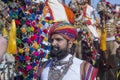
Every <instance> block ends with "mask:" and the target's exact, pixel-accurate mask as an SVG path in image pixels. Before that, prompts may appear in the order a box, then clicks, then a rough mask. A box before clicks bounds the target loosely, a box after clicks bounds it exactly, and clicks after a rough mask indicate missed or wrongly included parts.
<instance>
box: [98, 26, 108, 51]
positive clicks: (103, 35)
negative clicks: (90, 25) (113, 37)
mask: <svg viewBox="0 0 120 80" xmlns="http://www.w3.org/2000/svg"><path fill="white" fill-rule="evenodd" d="M101 32H102V33H101V37H100V49H101V50H102V51H105V50H107V48H106V36H107V31H106V30H105V25H104V29H103V31H101Z"/></svg>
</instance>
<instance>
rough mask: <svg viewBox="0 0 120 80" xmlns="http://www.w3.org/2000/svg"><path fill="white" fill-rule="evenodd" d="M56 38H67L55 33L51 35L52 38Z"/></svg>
mask: <svg viewBox="0 0 120 80" xmlns="http://www.w3.org/2000/svg"><path fill="white" fill-rule="evenodd" d="M55 38H62V39H65V38H64V37H63V36H62V35H60V34H53V35H52V36H51V39H55Z"/></svg>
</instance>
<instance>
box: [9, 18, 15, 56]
mask: <svg viewBox="0 0 120 80" xmlns="http://www.w3.org/2000/svg"><path fill="white" fill-rule="evenodd" d="M16 51H17V45H16V25H15V20H12V23H11V30H10V32H9V38H8V47H7V53H9V54H16Z"/></svg>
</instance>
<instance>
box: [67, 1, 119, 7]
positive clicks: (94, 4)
mask: <svg viewBox="0 0 120 80" xmlns="http://www.w3.org/2000/svg"><path fill="white" fill-rule="evenodd" d="M65 1H66V4H68V3H69V2H70V1H71V0H65ZM106 1H107V2H110V3H112V4H120V0H106ZM98 2H99V0H91V5H92V6H93V7H96V6H97V3H98Z"/></svg>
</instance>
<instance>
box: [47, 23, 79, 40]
mask: <svg viewBox="0 0 120 80" xmlns="http://www.w3.org/2000/svg"><path fill="white" fill-rule="evenodd" d="M52 34H60V35H62V36H63V37H65V38H66V39H68V40H72V41H74V40H75V39H76V38H77V30H76V29H75V28H74V27H73V26H72V25H70V24H69V23H65V22H57V23H55V24H53V26H52V27H51V28H50V30H49V38H50V37H51V36H52Z"/></svg>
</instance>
